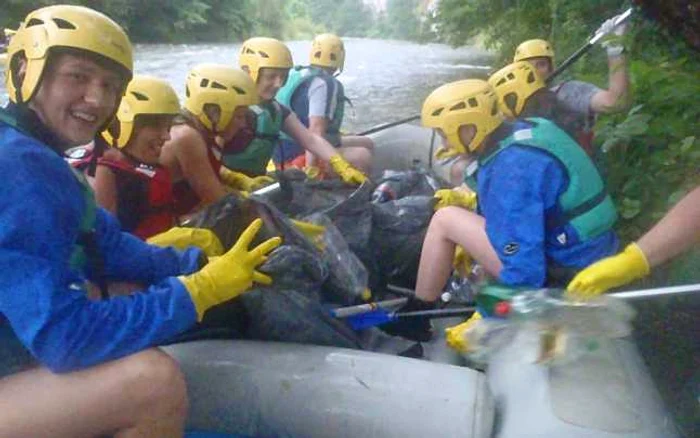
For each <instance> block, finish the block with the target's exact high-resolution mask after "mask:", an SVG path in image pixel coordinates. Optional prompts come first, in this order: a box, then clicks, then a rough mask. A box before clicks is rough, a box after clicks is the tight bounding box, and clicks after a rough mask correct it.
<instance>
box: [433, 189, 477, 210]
mask: <svg viewBox="0 0 700 438" xmlns="http://www.w3.org/2000/svg"><path fill="white" fill-rule="evenodd" d="M433 197H434V198H435V199H437V201H438V202H437V203H436V204H435V210H439V209H441V208H444V207H451V206H455V207H462V208H466V209H467V210H472V211H473V210H474V209H475V208H476V193H474V192H472V191H469V192H465V191H461V190H452V189H442V190H438V191H437V192H435V195H434V196H433Z"/></svg>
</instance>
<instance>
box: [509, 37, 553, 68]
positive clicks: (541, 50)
mask: <svg viewBox="0 0 700 438" xmlns="http://www.w3.org/2000/svg"><path fill="white" fill-rule="evenodd" d="M530 58H549V59H550V60H551V62H552V65H553V64H554V50H553V49H552V46H551V44H549V42H547V41H545V40H527V41H525V42H523V43H521V44H520V45H519V46H518V48H517V49H515V56H514V57H513V62H518V61H525V60H526V59H530Z"/></svg>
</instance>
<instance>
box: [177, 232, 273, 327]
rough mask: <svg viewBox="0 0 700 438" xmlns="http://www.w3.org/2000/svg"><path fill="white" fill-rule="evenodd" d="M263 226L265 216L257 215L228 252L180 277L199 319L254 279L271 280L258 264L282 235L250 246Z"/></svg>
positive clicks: (242, 291) (255, 280) (264, 281)
mask: <svg viewBox="0 0 700 438" xmlns="http://www.w3.org/2000/svg"><path fill="white" fill-rule="evenodd" d="M260 227H262V220H261V219H255V220H254V221H253V222H252V223H251V224H250V225H249V226H248V228H246V230H245V231H244V232H243V234H241V237H240V238H239V239H238V241H237V242H236V244H235V245H233V248H231V249H230V250H229V251H228V252H227V253H226V254H224V255H222V256H221V257H218V258H216V259H212V260H211V261H210V262H209V263H207V265H206V266H205V267H203V268H202V269H200V270H199V271H198V272H195V273H194V274H191V275H183V276H180V277H178V279H179V280H180V281H182V284H184V285H185V288H186V289H187V291H188V292H189V293H190V297H191V298H192V302H193V303H194V307H195V309H196V310H197V320H198V321H201V320H202V317H204V313H205V312H206V311H207V310H208V309H209V308H211V307H213V306H216V305H217V304H221V303H223V302H225V301H229V300H231V299H233V298H236V297H237V296H238V295H240V294H242V293H244V292H245V291H247V290H248V289H250V287H251V286H252V285H253V282H257V283H260V284H266V285H267V284H271V283H272V279H271V278H270V277H268V276H267V275H265V274H263V273H261V272H258V271H256V270H255V268H257V267H258V266H259V265H261V264H262V263H264V262H265V260H267V257H266V256H267V254H268V253H269V252H270V251H272V250H273V249H275V248H277V247H278V246H279V245H280V243H281V242H282V239H280V238H279V237H273V238H272V239H268V240H266V241H265V242H263V243H261V244H260V245H258V246H257V247H255V248H254V249H252V250H248V247H249V246H250V243H251V242H252V241H253V239H254V238H255V235H256V234H257V233H258V231H259V230H260Z"/></svg>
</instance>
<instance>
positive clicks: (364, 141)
mask: <svg viewBox="0 0 700 438" xmlns="http://www.w3.org/2000/svg"><path fill="white" fill-rule="evenodd" d="M358 139H359V146H360V147H362V148H364V149H367V150H368V151H369V152H370V153H371V152H372V151H374V141H373V140H372V139H371V138H369V137H358Z"/></svg>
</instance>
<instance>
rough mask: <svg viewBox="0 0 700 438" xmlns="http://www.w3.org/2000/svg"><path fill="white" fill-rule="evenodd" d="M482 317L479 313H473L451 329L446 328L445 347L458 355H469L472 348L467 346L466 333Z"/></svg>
mask: <svg viewBox="0 0 700 438" xmlns="http://www.w3.org/2000/svg"><path fill="white" fill-rule="evenodd" d="M481 319H482V316H481V314H480V313H479V312H474V314H473V315H472V316H471V317H470V318H469V319H468V320H466V321H464V322H463V323H461V324H457V325H455V326H452V327H447V328H446V329H445V341H447V345H449V346H450V347H451V348H453V349H455V350H457V351H459V352H460V353H469V352H470V351H472V350H473V349H474V346H471V345H469V340H468V339H467V331H468V330H470V329H471V328H472V327H473V326H474V324H476V323H477V321H480V320H481Z"/></svg>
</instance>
